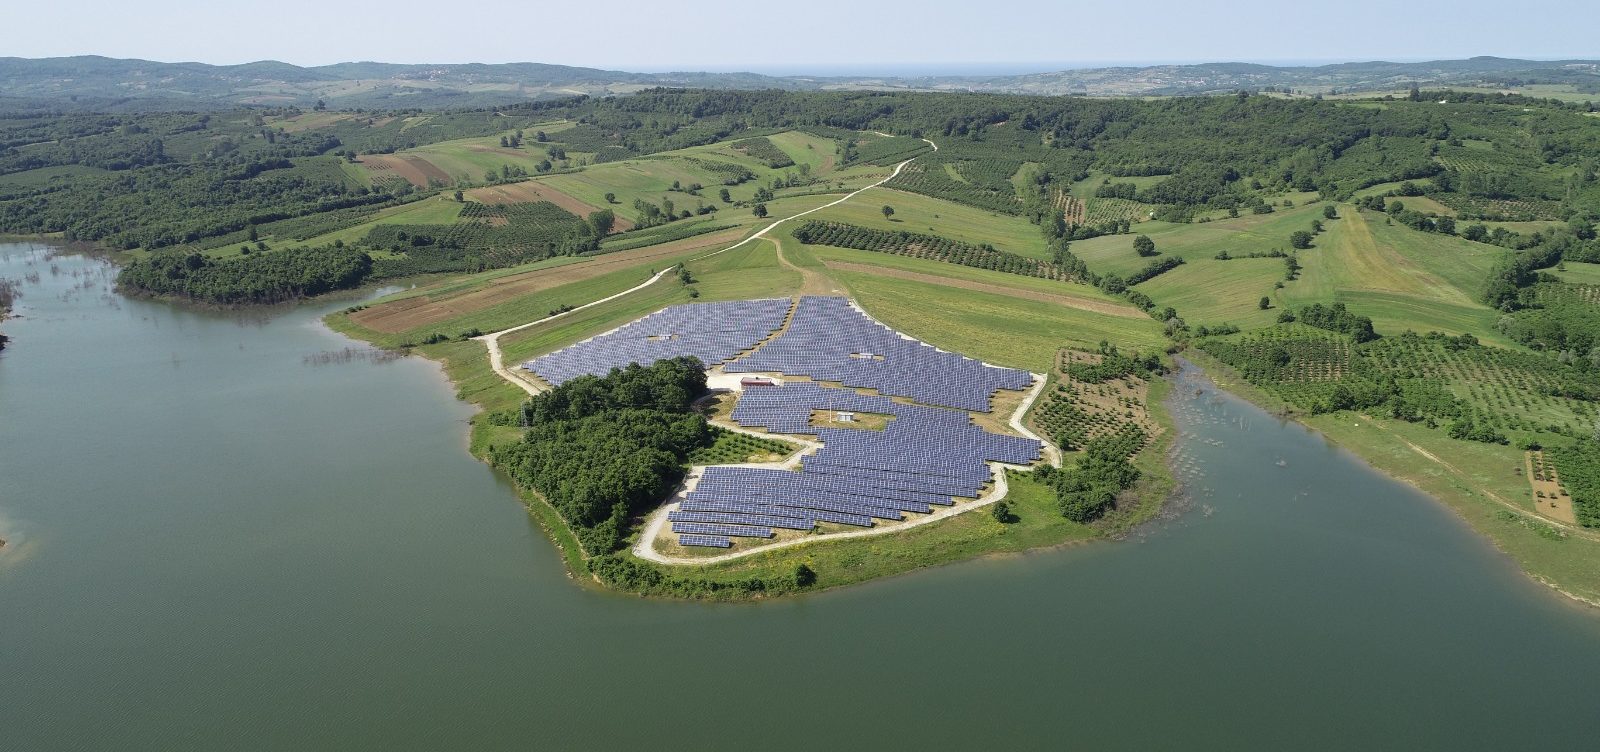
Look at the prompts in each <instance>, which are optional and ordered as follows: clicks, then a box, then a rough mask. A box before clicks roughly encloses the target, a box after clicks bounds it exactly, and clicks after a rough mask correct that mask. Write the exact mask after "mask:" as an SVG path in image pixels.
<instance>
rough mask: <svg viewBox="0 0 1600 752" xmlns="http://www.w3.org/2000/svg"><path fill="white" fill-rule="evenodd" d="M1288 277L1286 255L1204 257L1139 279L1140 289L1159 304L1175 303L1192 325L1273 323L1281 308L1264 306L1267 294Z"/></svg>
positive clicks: (1138, 288) (1137, 288)
mask: <svg viewBox="0 0 1600 752" xmlns="http://www.w3.org/2000/svg"><path fill="white" fill-rule="evenodd" d="M1282 279H1283V260H1282V259H1233V260H1231V261H1216V260H1210V259H1207V260H1200V261H1191V262H1188V263H1186V264H1184V265H1183V266H1180V267H1178V268H1176V269H1173V270H1171V271H1169V272H1166V273H1165V274H1161V275H1159V276H1157V277H1155V278H1154V279H1151V280H1149V281H1146V282H1141V283H1139V284H1138V285H1137V286H1136V287H1135V288H1134V289H1136V290H1138V291H1139V292H1142V293H1144V294H1146V295H1149V296H1150V299H1151V300H1154V301H1155V302H1156V305H1159V306H1172V307H1173V308H1176V309H1177V310H1178V315H1179V316H1182V317H1183V320H1184V321H1186V322H1188V323H1189V325H1190V326H1196V325H1201V324H1206V325H1212V324H1222V323H1229V324H1234V325H1237V326H1241V327H1251V326H1258V325H1259V326H1264V325H1267V324H1271V323H1272V322H1273V321H1274V320H1275V319H1276V318H1277V316H1278V311H1277V310H1266V311H1263V310H1261V306H1260V301H1261V298H1262V297H1264V296H1271V295H1273V294H1274V292H1275V291H1274V290H1273V285H1274V284H1276V283H1277V282H1279V281H1281V280H1282Z"/></svg>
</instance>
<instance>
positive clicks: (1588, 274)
mask: <svg viewBox="0 0 1600 752" xmlns="http://www.w3.org/2000/svg"><path fill="white" fill-rule="evenodd" d="M1566 267H1567V269H1566V271H1559V270H1556V269H1546V270H1545V271H1547V272H1550V273H1551V274H1554V275H1556V276H1557V277H1560V278H1561V281H1562V282H1571V283H1573V284H1578V285H1600V264H1585V263H1582V262H1579V261H1572V262H1568V263H1567V264H1566Z"/></svg>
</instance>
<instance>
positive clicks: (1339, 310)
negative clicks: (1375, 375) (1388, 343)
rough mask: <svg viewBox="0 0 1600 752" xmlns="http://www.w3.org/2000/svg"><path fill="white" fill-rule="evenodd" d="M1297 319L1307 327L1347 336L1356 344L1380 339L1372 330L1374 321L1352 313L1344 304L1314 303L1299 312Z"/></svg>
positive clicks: (1296, 314)
mask: <svg viewBox="0 0 1600 752" xmlns="http://www.w3.org/2000/svg"><path fill="white" fill-rule="evenodd" d="M1295 319H1296V320H1298V321H1299V322H1300V323H1302V324H1305V325H1307V326H1314V327H1316V328H1318V329H1326V330H1328V331H1330V332H1340V333H1342V334H1347V335H1349V336H1350V338H1351V339H1353V340H1355V341H1356V342H1370V341H1372V340H1375V339H1377V338H1378V333H1377V332H1375V331H1373V329H1372V319H1371V318H1368V317H1366V316H1358V315H1356V314H1354V313H1351V312H1350V311H1349V309H1347V308H1345V305H1344V304H1343V303H1334V304H1333V305H1328V306H1325V305H1323V304H1321V303H1312V304H1311V305H1308V306H1305V307H1304V308H1301V309H1300V310H1299V311H1297V312H1296V313H1295Z"/></svg>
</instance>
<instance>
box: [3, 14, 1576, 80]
mask: <svg viewBox="0 0 1600 752" xmlns="http://www.w3.org/2000/svg"><path fill="white" fill-rule="evenodd" d="M0 18H4V19H6V22H7V26H8V27H9V28H10V29H11V32H10V33H8V34H6V35H5V36H6V39H5V43H4V45H0V55H5V56H17V57H54V56H62V55H87V54H94V55H105V56H108V57H132V58H144V59H149V60H160V61H166V62H177V61H200V62H206V63H215V64H228V63H243V62H250V61H255V60H281V61H284V62H289V63H294V64H296V65H324V64H328V63H336V62H345V61H352V60H376V61H382V62H394V63H464V62H484V63H502V62H541V63H559V64H564V65H580V66H588V67H596V68H608V69H614V70H629V71H643V72H655V71H670V70H715V71H727V70H749V71H756V72H763V73H776V74H792V73H801V72H817V73H871V72H885V73H925V72H966V71H973V70H976V71H982V72H994V73H1002V72H1008V73H1015V72H1026V71H1037V70H1058V69H1062V68H1066V67H1084V66H1090V65H1101V64H1142V63H1179V62H1217V61H1246V62H1270V63H1321V62H1336V61H1362V60H1392V61H1412V60H1428V59H1441V58H1462V57H1472V56H1475V55H1498V56H1502V57H1525V58H1534V59H1559V58H1600V35H1596V34H1595V33H1594V30H1595V29H1597V28H1600V3H1595V2H1585V1H1584V0H1519V1H1518V2H1515V3H1512V4H1507V3H1504V2H1501V1H1499V0H1450V1H1449V2H1440V1H1439V0H1409V2H1402V3H1396V2H1392V1H1389V0H1385V1H1383V2H1379V1H1377V0H1338V1H1336V2H1329V3H1293V2H1284V0H1229V2H1226V3H1204V2H1196V1H1195V0H1141V1H1140V2H1104V1H1103V0H1102V1H1101V2H1094V3H1088V2H1077V1H1073V2H1045V1H1044V0H1035V1H1033V2H1027V1H1024V0H977V1H975V0H924V1H923V2H903V1H902V0H848V1H840V0H805V2H788V3H773V2H763V3H751V2H745V3H739V4H732V3H674V2H659V0H657V1H653V2H633V1H631V0H610V1H609V2H574V0H556V1H555V2H548V1H547V0H516V1H510V0H471V1H470V2H462V3H447V2H441V1H440V0H382V1H374V0H357V1H355V2H340V1H339V0H273V1H272V2H266V3H262V2H255V1H252V2H249V3H244V2H237V0H209V1H205V2H200V1H196V0H139V1H138V2H128V1H127V0H117V1H116V2H110V1H109V0H77V2H38V1H37V0H0Z"/></svg>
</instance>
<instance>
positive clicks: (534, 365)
mask: <svg viewBox="0 0 1600 752" xmlns="http://www.w3.org/2000/svg"><path fill="white" fill-rule="evenodd" d="M790 305H791V301H790V300H788V299H787V298H773V299H770V300H740V301H734V302H731V303H689V304H685V305H675V306H670V307H667V308H663V309H661V310H659V311H656V312H655V313H652V314H650V315H649V316H646V317H644V318H642V319H639V320H637V321H634V322H631V323H629V324H625V325H623V326H622V327H620V328H618V329H616V330H615V331H612V332H608V333H606V334H602V335H600V336H598V337H595V338H593V339H589V340H585V341H583V342H579V343H577V344H575V345H572V346H570V347H566V348H563V349H561V350H557V351H555V352H553V353H550V354H548V355H543V356H540V357H538V358H534V359H533V360H530V361H528V362H526V363H524V364H522V367H523V368H525V369H527V370H529V371H532V372H534V373H535V374H538V376H539V377H540V378H542V379H544V380H545V381H548V382H550V383H551V384H552V385H558V386H559V385H560V384H563V383H565V382H567V381H570V380H572V379H574V378H577V377H578V376H584V375H593V376H604V375H606V374H607V373H610V372H611V369H613V368H623V367H626V366H627V365H628V364H630V363H638V364H639V365H650V364H651V363H654V362H656V361H658V360H662V359H664V358H676V357H679V356H682V355H692V356H694V357H696V358H699V359H700V362H701V363H704V364H706V366H707V367H708V368H709V367H711V366H714V365H717V364H718V363H721V362H723V361H725V360H728V359H730V358H733V357H734V356H736V355H738V354H739V353H741V352H743V351H745V350H748V349H750V348H752V347H755V346H756V345H757V344H759V343H760V342H761V341H762V340H764V339H766V338H768V337H770V336H772V333H773V332H775V331H777V330H778V329H779V328H780V327H782V326H783V320H784V318H785V317H786V316H788V314H789V307H790Z"/></svg>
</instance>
